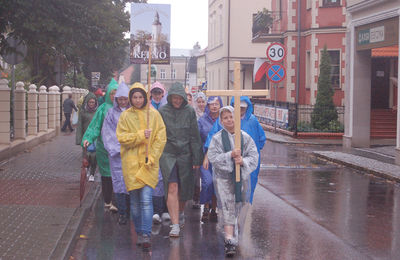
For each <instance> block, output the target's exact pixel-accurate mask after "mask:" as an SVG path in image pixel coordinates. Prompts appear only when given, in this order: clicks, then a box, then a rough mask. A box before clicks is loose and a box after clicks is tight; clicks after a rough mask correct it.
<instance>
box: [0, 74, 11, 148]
mask: <svg viewBox="0 0 400 260" xmlns="http://www.w3.org/2000/svg"><path fill="white" fill-rule="evenodd" d="M10 91H11V89H10V88H9V87H8V80H6V79H0V144H9V143H10Z"/></svg>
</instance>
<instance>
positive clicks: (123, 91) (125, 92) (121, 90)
mask: <svg viewBox="0 0 400 260" xmlns="http://www.w3.org/2000/svg"><path fill="white" fill-rule="evenodd" d="M118 97H126V98H129V87H128V86H127V85H126V84H125V82H121V84H119V86H118V89H117V93H115V97H114V105H113V106H114V108H117V107H118V102H117V98H118ZM129 104H130V102H129ZM129 107H130V105H129V106H128V108H129Z"/></svg>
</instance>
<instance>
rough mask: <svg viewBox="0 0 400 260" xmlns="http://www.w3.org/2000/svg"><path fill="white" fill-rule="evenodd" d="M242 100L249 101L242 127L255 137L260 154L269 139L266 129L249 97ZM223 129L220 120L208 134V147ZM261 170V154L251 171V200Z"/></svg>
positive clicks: (241, 99)
mask: <svg viewBox="0 0 400 260" xmlns="http://www.w3.org/2000/svg"><path fill="white" fill-rule="evenodd" d="M240 101H244V102H246V103H247V110H246V114H245V115H244V117H243V118H242V119H241V121H240V128H241V129H242V130H243V131H245V132H246V133H248V134H249V135H250V136H251V138H252V139H253V141H254V143H255V144H256V146H257V151H258V155H260V151H261V149H262V148H263V147H264V144H265V141H266V140H267V138H266V136H265V132H264V129H263V128H262V127H261V125H260V123H259V122H258V120H257V118H256V117H255V116H254V115H253V104H252V103H251V101H250V99H249V97H247V96H241V97H240ZM234 102H235V100H234V98H232V100H231V106H233V104H234ZM221 129H222V126H221V124H220V122H219V120H218V122H217V123H215V124H214V125H213V128H212V129H211V131H210V133H209V134H208V137H207V141H206V144H205V147H206V148H208V146H209V144H210V141H211V138H212V137H213V135H214V134H215V133H216V132H218V131H219V130H221ZM259 172H260V156H259V158H258V166H257V169H256V170H255V171H254V172H252V173H251V195H250V202H253V195H254V190H255V188H256V184H257V181H258V174H259Z"/></svg>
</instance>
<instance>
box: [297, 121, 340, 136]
mask: <svg viewBox="0 0 400 260" xmlns="http://www.w3.org/2000/svg"><path fill="white" fill-rule="evenodd" d="M297 131H299V132H331V133H342V132H343V131H344V126H343V124H341V123H340V122H339V121H337V120H332V121H330V122H329V123H328V125H327V127H326V128H324V129H317V128H314V127H313V125H312V123H308V122H303V121H300V122H298V123H297Z"/></svg>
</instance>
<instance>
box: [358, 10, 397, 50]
mask: <svg viewBox="0 0 400 260" xmlns="http://www.w3.org/2000/svg"><path fill="white" fill-rule="evenodd" d="M356 37H357V50H369V49H373V48H380V47H385V46H391V45H395V44H398V37H399V18H398V17H396V18H391V19H387V20H383V21H379V22H376V23H372V24H367V25H363V26H359V27H357V28H356Z"/></svg>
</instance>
